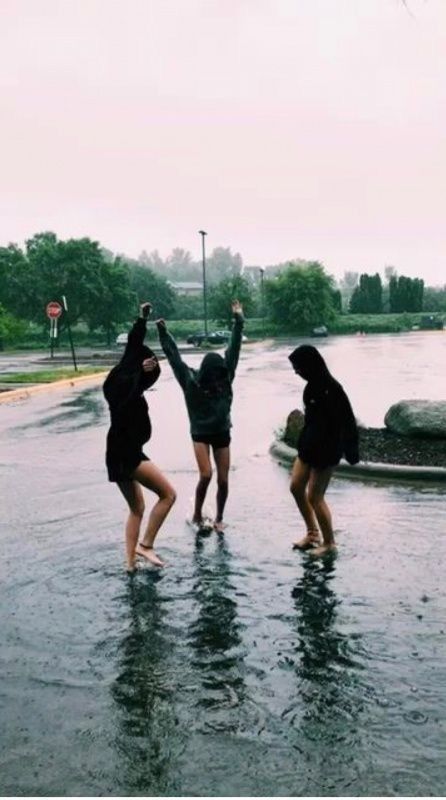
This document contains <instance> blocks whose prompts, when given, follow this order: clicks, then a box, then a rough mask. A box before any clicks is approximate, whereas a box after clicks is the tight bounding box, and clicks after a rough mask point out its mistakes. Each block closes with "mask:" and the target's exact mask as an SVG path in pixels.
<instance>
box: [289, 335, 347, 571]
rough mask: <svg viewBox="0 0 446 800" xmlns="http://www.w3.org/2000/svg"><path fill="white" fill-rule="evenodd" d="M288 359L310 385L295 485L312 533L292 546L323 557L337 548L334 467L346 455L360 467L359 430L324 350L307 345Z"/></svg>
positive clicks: (293, 479) (306, 392)
mask: <svg viewBox="0 0 446 800" xmlns="http://www.w3.org/2000/svg"><path fill="white" fill-rule="evenodd" d="M288 358H289V360H290V362H291V364H292V367H293V369H294V371H295V373H296V374H297V375H299V376H300V377H301V378H303V380H305V381H307V385H306V387H305V389H304V394H303V401H304V410H305V419H304V427H303V429H302V432H301V434H300V437H299V441H298V448H297V452H298V457H297V458H296V460H295V462H294V466H293V471H292V475H291V484H290V490H291V493H292V495H293V497H294V499H295V501H296V503H297V506H298V508H299V511H300V513H301V514H302V517H303V519H304V521H305V524H306V527H307V532H306V535H305V536H304V538H303V539H301V540H300V541H298V542H295V543H294V545H293V546H294V547H295V548H297V549H300V550H304V549H307V548H314V549H312V551H311V555H314V556H321V555H325V554H326V553H328V552H330V551H333V550H335V548H336V543H335V539H334V533H333V525H332V518H331V512H330V509H329V507H328V505H327V502H326V500H325V492H326V490H327V487H328V484H329V482H330V478H331V476H332V474H333V469H334V467H335V466H336V465H337V464H339V461H340V460H341V458H342V457H343V456H345V457H346V459H347V461H348V462H349V463H350V464H357V463H358V461H359V452H358V429H357V425H356V420H355V417H354V414H353V411H352V407H351V405H350V401H349V399H348V397H347V395H346V393H345V391H344V389H343V388H342V386H341V384H340V383H338V381H336V380H335V379H334V378H333V376H332V375H331V374H330V372H329V371H328V368H327V365H326V363H325V361H324V359H323V358H322V356H321V354H320V353H319V351H318V350H317V349H316V348H315V347H313V346H312V345H302V346H301V347H297V348H296V349H295V350H293V352H292V353H291V355H289V356H288ZM318 526H319V527H318ZM319 529H320V532H321V533H322V539H323V541H322V544H321V542H320V532H319ZM318 545H320V546H318Z"/></svg>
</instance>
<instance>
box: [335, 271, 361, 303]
mask: <svg viewBox="0 0 446 800" xmlns="http://www.w3.org/2000/svg"><path fill="white" fill-rule="evenodd" d="M358 280H359V273H358V272H351V271H348V270H347V271H346V272H344V275H343V277H342V278H341V280H340V281H339V288H340V291H341V295H342V305H343V307H344V308H348V307H349V305H350V300H351V296H352V294H353V292H354V290H355V288H356V286H357V285H358Z"/></svg>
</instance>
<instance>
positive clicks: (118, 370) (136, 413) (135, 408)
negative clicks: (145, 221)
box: [103, 303, 175, 571]
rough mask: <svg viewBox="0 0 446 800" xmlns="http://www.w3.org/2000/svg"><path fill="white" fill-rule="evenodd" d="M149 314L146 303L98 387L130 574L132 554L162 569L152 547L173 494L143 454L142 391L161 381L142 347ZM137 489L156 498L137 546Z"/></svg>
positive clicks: (146, 425) (146, 435)
mask: <svg viewBox="0 0 446 800" xmlns="http://www.w3.org/2000/svg"><path fill="white" fill-rule="evenodd" d="M150 311H151V305H150V303H143V304H142V305H141V316H140V318H139V319H138V320H137V321H136V322H135V324H134V325H133V328H132V330H131V331H130V333H129V336H128V341H127V346H126V348H125V351H124V355H123V356H122V358H121V360H120V362H119V364H117V365H116V366H115V367H113V369H112V370H111V372H110V373H109V374H108V376H107V378H106V379H105V383H104V387H103V390H104V395H105V399H106V400H107V402H108V405H109V407H110V416H111V426H110V429H109V432H108V435H107V454H106V463H107V471H108V478H109V480H110V481H112V482H114V483H117V484H118V487H119V489H120V490H121V492H122V494H123V495H124V497H125V499H126V501H127V504H128V507H129V511H130V513H129V517H128V519H127V525H126V529H125V535H126V550H127V569H128V570H129V571H132V570H134V568H135V559H136V555H139V556H142V557H143V558H145V559H146V560H147V561H149V562H150V563H152V564H153V565H154V566H156V567H162V566H164V562H163V561H162V560H161V559H160V558H159V557H158V556H157V554H156V553H155V551H154V549H153V544H154V541H155V537H156V535H157V533H158V531H159V529H160V527H161V525H162V524H163V522H164V520H165V518H166V516H167V514H168V513H169V511H170V509H171V508H172V505H173V503H174V502H175V491H174V489H173V488H172V486H171V485H170V483H169V481H168V480H167V479H166V478H165V477H164V475H163V474H162V473H161V471H160V470H159V469H158V467H156V466H155V464H153V462H152V461H150V460H149V459H148V458H147V456H146V455H145V454H144V453H143V450H142V448H143V445H144V444H145V442H148V441H149V439H150V435H151V432H152V428H151V423H150V417H149V413H148V406H147V402H146V399H145V397H144V392H145V391H147V389H149V388H150V387H151V386H153V384H154V383H155V382H156V381H157V380H158V378H159V376H160V367H159V364H158V359H157V358H156V356H155V353H154V352H153V350H151V349H150V348H149V347H146V346H145V345H144V344H143V342H144V337H145V334H146V320H147V317H148V316H149V314H150ZM141 486H145V487H146V489H149V490H150V491H151V492H154V493H155V494H156V495H158V500H157V502H156V503H155V505H154V506H153V508H152V510H151V512H150V516H149V521H148V524H147V528H146V531H145V533H144V536H143V538H142V539H141V541H140V542H138V537H139V532H140V528H141V522H142V518H143V514H144V496H143V493H142V489H141Z"/></svg>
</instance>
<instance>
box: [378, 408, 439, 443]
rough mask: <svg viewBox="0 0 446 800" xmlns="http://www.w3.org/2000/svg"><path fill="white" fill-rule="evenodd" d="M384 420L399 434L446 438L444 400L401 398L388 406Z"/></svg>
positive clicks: (388, 426) (387, 425) (391, 429)
mask: <svg viewBox="0 0 446 800" xmlns="http://www.w3.org/2000/svg"><path fill="white" fill-rule="evenodd" d="M384 422H385V424H386V427H387V428H388V429H389V430H390V431H393V433H398V434H400V435H401V436H409V437H410V436H412V437H418V436H419V437H424V438H429V439H446V402H444V401H440V400H439V401H433V400H401V401H400V402H399V403H395V404H394V405H393V406H391V407H390V408H389V410H388V412H387V414H386V416H385V418H384Z"/></svg>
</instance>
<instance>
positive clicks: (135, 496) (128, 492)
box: [118, 481, 144, 572]
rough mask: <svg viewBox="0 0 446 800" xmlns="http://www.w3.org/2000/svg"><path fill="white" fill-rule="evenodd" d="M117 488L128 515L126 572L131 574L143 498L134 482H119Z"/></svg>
mask: <svg viewBox="0 0 446 800" xmlns="http://www.w3.org/2000/svg"><path fill="white" fill-rule="evenodd" d="M118 487H119V489H120V490H121V492H122V494H123V495H124V497H125V499H126V501H127V504H128V507H129V509H130V514H129V516H128V519H127V523H126V526H125V545H126V556H127V570H128V571H129V572H133V570H134V569H135V564H136V545H137V543H138V536H139V531H140V528H141V522H142V518H143V516H144V497H143V493H142V490H141V487H140V486H139V484H138V483H137V482H136V481H120V482H118Z"/></svg>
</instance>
